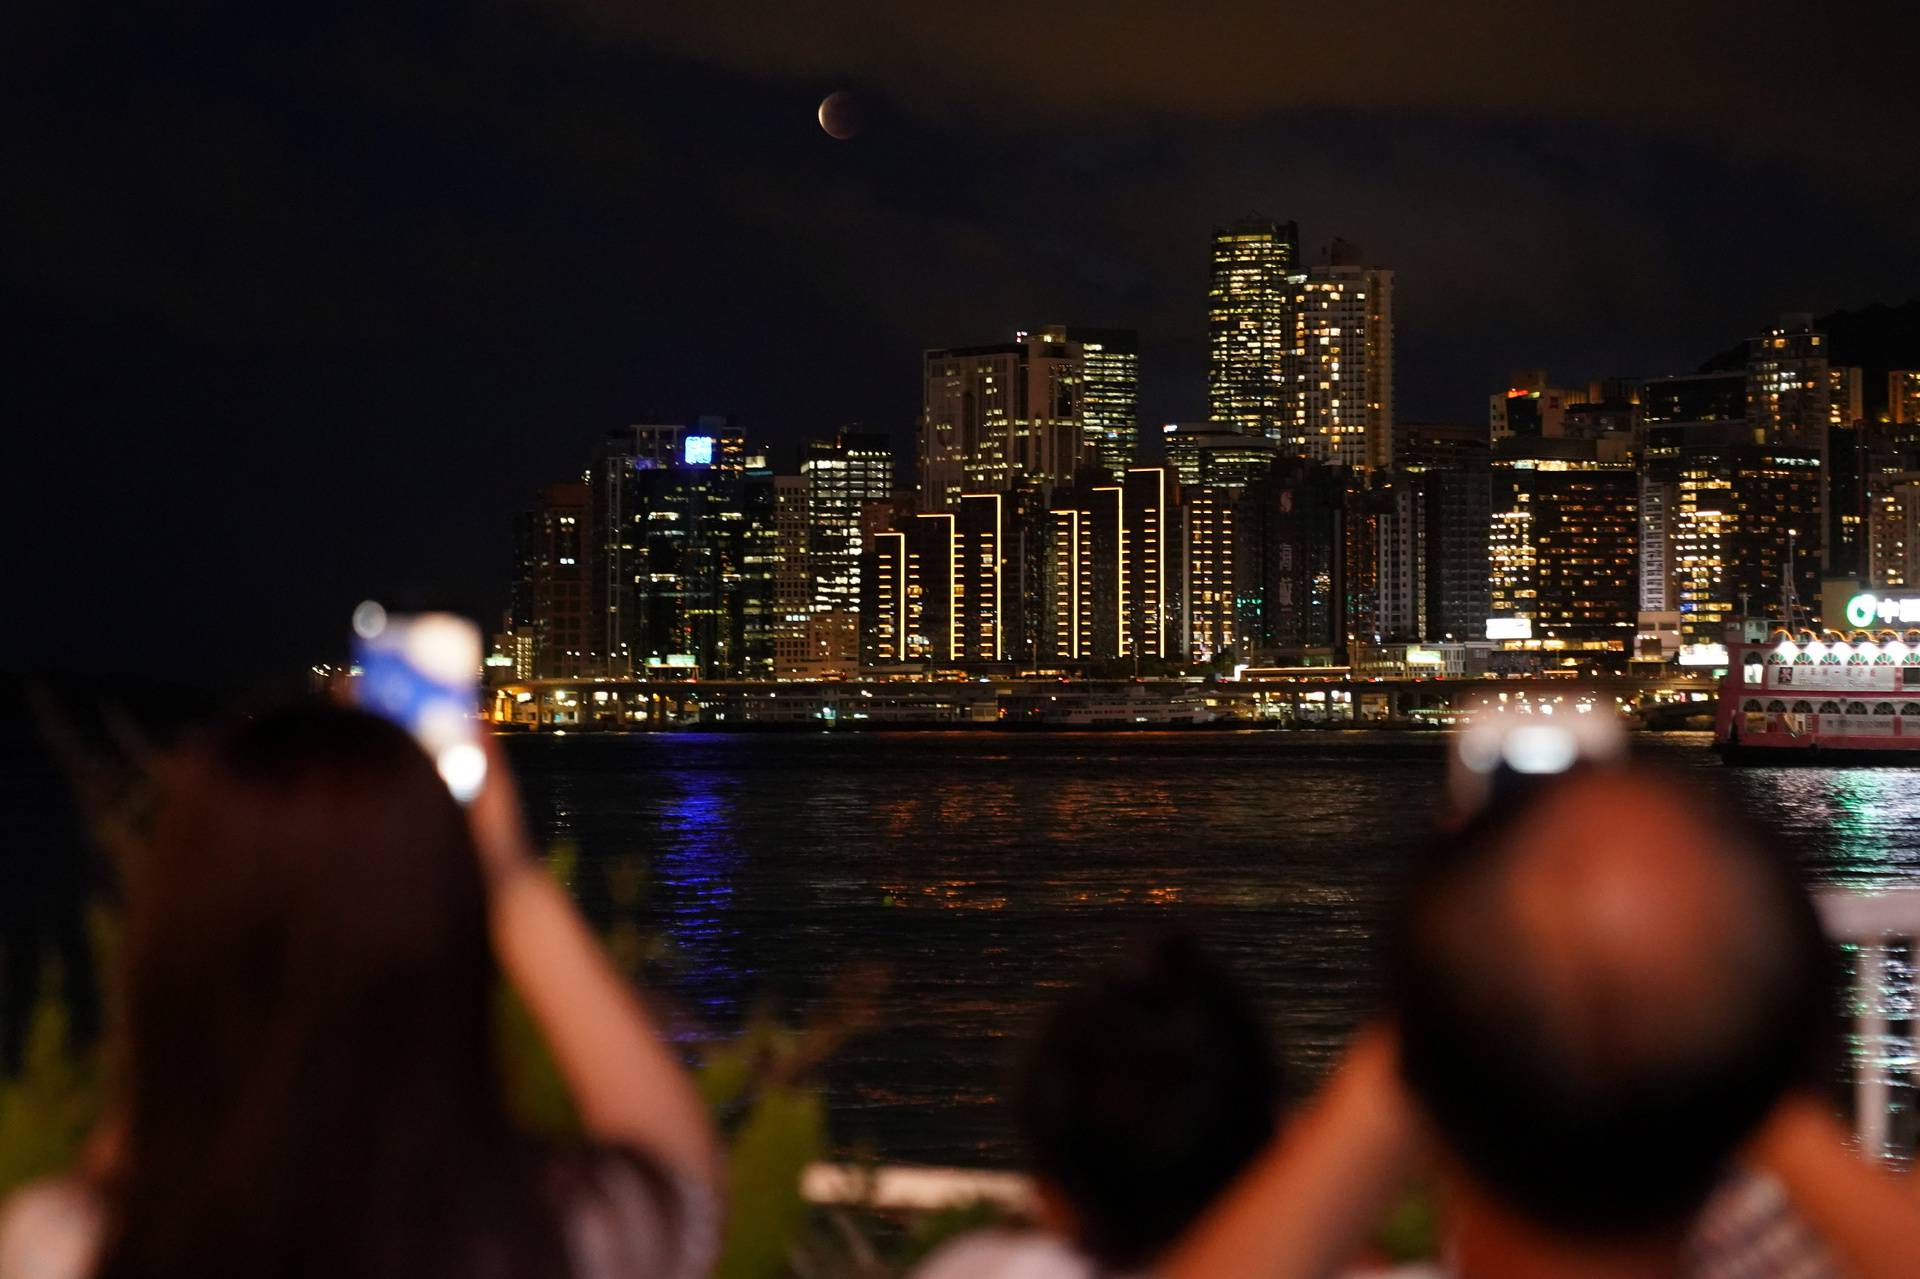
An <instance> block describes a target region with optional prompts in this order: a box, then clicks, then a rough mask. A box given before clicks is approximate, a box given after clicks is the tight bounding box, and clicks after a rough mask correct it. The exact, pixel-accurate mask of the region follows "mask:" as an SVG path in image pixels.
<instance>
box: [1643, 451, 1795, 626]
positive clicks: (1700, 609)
mask: <svg viewBox="0 0 1920 1279" xmlns="http://www.w3.org/2000/svg"><path fill="white" fill-rule="evenodd" d="M1792 440H1793V436H1792V435H1791V434H1790V433H1789V434H1785V435H1783V436H1782V437H1781V438H1780V439H1779V441H1777V442H1776V443H1774V444H1754V443H1752V442H1750V441H1749V440H1747V439H1744V438H1739V437H1735V436H1732V435H1729V436H1728V438H1727V442H1725V443H1722V444H1717V445H1716V444H1710V443H1706V442H1701V443H1696V444H1693V445H1689V446H1688V447H1687V448H1685V449H1684V450H1683V451H1682V453H1681V458H1680V465H1679V471H1678V475H1679V478H1678V481H1677V484H1676V489H1675V499H1674V513H1673V518H1672V533H1671V546H1672V561H1673V599H1674V606H1675V607H1676V608H1677V609H1678V610H1679V612H1680V632H1681V640H1682V641H1683V642H1684V643H1687V644H1717V643H1720V642H1721V640H1722V639H1723V638H1724V636H1725V631H1726V624H1727V619H1728V618H1730V617H1732V616H1735V615H1737V614H1739V613H1741V612H1742V611H1745V612H1748V613H1751V614H1753V615H1755V616H1762V615H1764V616H1772V617H1778V616H1779V615H1780V607H1779V606H1780V585H1781V580H1782V577H1783V573H1782V569H1783V567H1784V564H1785V561H1786V556H1787V545H1788V540H1789V539H1788V535H1789V533H1793V534H1797V537H1796V538H1795V539H1794V540H1795V554H1796V563H1795V566H1794V567H1795V573H1794V577H1795V587H1794V589H1795V592H1796V593H1797V594H1798V595H1799V597H1800V599H1801V600H1802V602H1809V603H1810V602H1812V601H1813V600H1815V599H1817V598H1818V588H1819V578H1820V537H1819V533H1818V529H1819V522H1818V521H1819V509H1820V490H1821V467H1820V457H1819V454H1818V453H1817V452H1815V451H1814V450H1812V449H1810V448H1807V447H1805V446H1804V445H1802V446H1798V447H1796V446H1795V445H1794V444H1793V443H1792Z"/></svg>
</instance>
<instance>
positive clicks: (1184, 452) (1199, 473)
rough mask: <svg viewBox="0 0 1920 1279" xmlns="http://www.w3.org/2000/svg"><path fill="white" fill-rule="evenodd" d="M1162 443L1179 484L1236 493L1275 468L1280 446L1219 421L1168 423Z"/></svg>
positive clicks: (1161, 430)
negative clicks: (1211, 487) (1212, 487)
mask: <svg viewBox="0 0 1920 1279" xmlns="http://www.w3.org/2000/svg"><path fill="white" fill-rule="evenodd" d="M1160 442H1161V447H1162V450H1163V451H1164V453H1165V455H1166V459H1167V465H1168V466H1170V467H1172V468H1173V471H1174V474H1175V475H1177V476H1178V477H1179V480H1180V483H1181V484H1183V485H1187V484H1206V485H1211V486H1214V487H1218V488H1224V489H1230V490H1233V491H1235V492H1237V491H1239V490H1240V489H1243V488H1245V487H1246V486H1247V485H1248V483H1250V482H1251V481H1252V480H1254V479H1256V478H1257V477H1259V476H1261V475H1264V474H1266V472H1268V471H1270V470H1272V469H1273V460H1274V458H1276V457H1278V456H1279V451H1278V447H1277V446H1276V445H1275V444H1274V442H1273V441H1272V440H1270V439H1268V438H1267V437H1266V436H1264V435H1242V434H1241V433H1240V432H1238V431H1233V430H1229V429H1227V427H1226V426H1225V425H1224V424H1223V423H1219V422H1169V423H1167V425H1165V426H1163V427H1161V428H1160Z"/></svg>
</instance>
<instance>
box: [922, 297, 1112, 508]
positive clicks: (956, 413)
mask: <svg viewBox="0 0 1920 1279" xmlns="http://www.w3.org/2000/svg"><path fill="white" fill-rule="evenodd" d="M1083 378H1084V369H1083V362H1082V355H1081V350H1080V346H1079V344H1078V343H1075V342H1067V341H1053V340H1049V337H1048V335H1047V334H1040V335H1037V336H1029V337H1027V338H1025V340H1022V341H1015V342H1005V343H1000V344H997V345H992V346H974V347H953V348H946V349H941V350H931V351H928V352H926V354H925V357H924V360H923V382H922V388H923V395H922V409H921V419H920V439H919V451H918V467H919V477H918V480H919V490H920V509H922V510H923V511H930V512H932V511H951V510H953V509H955V508H956V507H957V506H958V505H959V502H960V498H961V496H962V495H964V494H966V493H1003V492H1006V491H1007V490H1008V489H1010V488H1012V487H1013V486H1014V485H1015V483H1016V482H1018V481H1019V480H1020V479H1021V478H1023V477H1028V476H1032V477H1039V478H1043V479H1049V480H1055V481H1065V480H1068V479H1071V478H1072V476H1073V474H1074V472H1075V471H1076V470H1077V469H1078V468H1079V466H1080V464H1081V461H1082V459H1083V457H1084V449H1083V447H1082V440H1081V435H1082V422H1081V417H1082V410H1083V395H1084V386H1083Z"/></svg>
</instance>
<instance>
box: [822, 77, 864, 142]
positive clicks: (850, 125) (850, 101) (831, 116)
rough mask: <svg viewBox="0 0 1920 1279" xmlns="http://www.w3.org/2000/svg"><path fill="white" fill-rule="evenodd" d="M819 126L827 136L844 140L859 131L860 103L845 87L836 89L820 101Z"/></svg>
mask: <svg viewBox="0 0 1920 1279" xmlns="http://www.w3.org/2000/svg"><path fill="white" fill-rule="evenodd" d="M820 127H821V128H823V129H825V130H826V131H827V136H828V137H830V138H836V139H838V140H839V141H841V142H845V141H846V140H847V139H848V138H851V137H852V136H853V135H854V134H856V133H858V132H860V103H859V102H858V101H856V100H855V98H854V96H853V95H852V94H851V93H848V92H847V91H846V90H845V89H836V90H835V91H834V92H832V93H829V94H828V95H827V96H826V97H825V98H824V99H823V100H822V101H821V103H820Z"/></svg>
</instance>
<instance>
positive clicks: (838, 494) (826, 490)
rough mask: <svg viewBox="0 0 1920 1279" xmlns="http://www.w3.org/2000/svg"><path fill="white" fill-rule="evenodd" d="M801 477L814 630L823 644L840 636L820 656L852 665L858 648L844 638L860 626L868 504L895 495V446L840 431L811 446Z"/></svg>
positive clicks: (881, 437) (874, 435) (862, 434)
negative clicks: (836, 643)
mask: <svg viewBox="0 0 1920 1279" xmlns="http://www.w3.org/2000/svg"><path fill="white" fill-rule="evenodd" d="M800 475H801V478H802V479H803V481H804V482H805V486H806V520H807V539H806V549H807V559H808V565H809V572H810V574H811V577H812V590H811V594H812V600H811V605H810V607H811V609H812V611H813V612H814V613H816V614H819V615H821V617H820V619H819V621H818V624H817V625H815V626H814V627H813V633H814V636H815V639H816V641H818V642H821V643H824V642H826V640H827V639H829V638H830V637H832V636H835V635H838V636H840V637H841V648H840V650H838V651H834V652H830V653H822V654H818V656H821V657H826V658H830V659H833V660H837V661H841V662H846V663H851V662H853V661H854V659H855V658H856V656H857V651H856V649H855V648H854V647H853V645H852V644H851V643H850V642H848V641H847V640H846V636H848V635H851V634H856V633H857V630H858V619H859V615H860V557H861V554H862V552H863V550H864V547H865V542H864V536H865V534H864V526H865V517H866V514H867V511H868V510H869V508H871V507H874V506H876V505H884V504H885V503H887V502H888V501H890V500H891V498H892V495H893V449H892V445H891V443H890V441H889V440H888V439H887V437H886V436H885V435H881V434H877V433H873V432H867V431H855V430H845V431H841V432H840V433H839V435H837V436H836V437H835V438H834V439H833V440H831V441H825V440H815V441H813V442H812V443H810V444H808V445H807V447H806V450H805V452H804V454H803V455H802V458H801V462H800Z"/></svg>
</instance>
